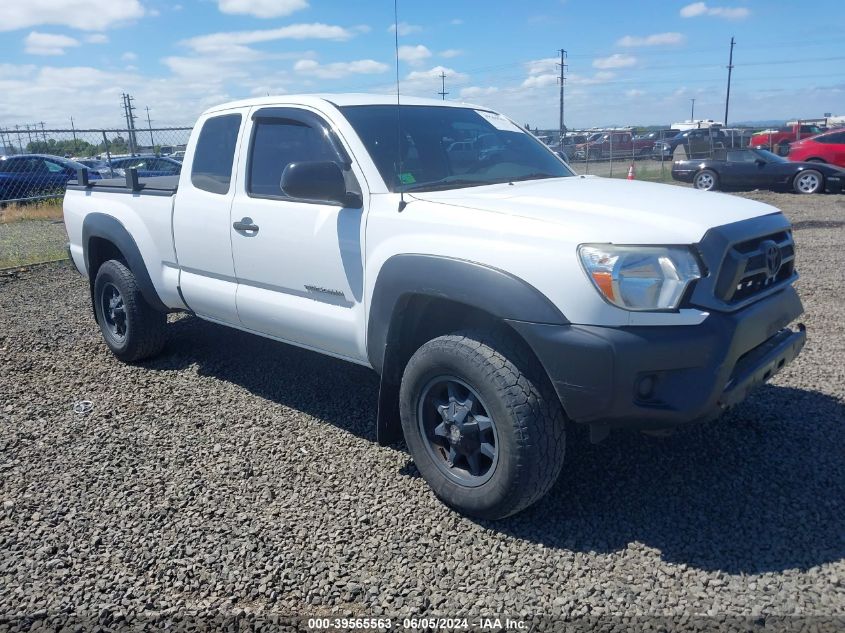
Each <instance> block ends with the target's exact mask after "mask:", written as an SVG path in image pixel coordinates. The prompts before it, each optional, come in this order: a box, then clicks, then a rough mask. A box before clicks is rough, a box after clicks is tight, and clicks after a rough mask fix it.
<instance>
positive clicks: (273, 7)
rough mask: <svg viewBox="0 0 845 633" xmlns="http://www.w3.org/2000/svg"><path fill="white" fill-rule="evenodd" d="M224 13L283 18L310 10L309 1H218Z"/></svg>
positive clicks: (218, 5)
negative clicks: (303, 10)
mask: <svg viewBox="0 0 845 633" xmlns="http://www.w3.org/2000/svg"><path fill="white" fill-rule="evenodd" d="M217 7H218V8H219V9H220V11H221V12H222V13H230V14H236V15H251V16H253V17H256V18H281V17H284V16H286V15H290V14H291V13H294V12H296V11H301V10H302V9H307V8H308V0H218V2H217Z"/></svg>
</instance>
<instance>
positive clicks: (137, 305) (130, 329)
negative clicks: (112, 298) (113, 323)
mask: <svg viewBox="0 0 845 633" xmlns="http://www.w3.org/2000/svg"><path fill="white" fill-rule="evenodd" d="M111 288H116V289H117V291H118V292H119V293H120V297H121V298H122V306H123V311H124V312H125V334H124V336H122V337H120V336H117V335H115V333H114V332H113V331H112V329H110V327H109V324H108V320H107V318H106V308H105V306H104V305H103V297H104V292H105V291H106V290H107V289H111ZM94 312H95V316H96V318H97V324H98V325H99V326H100V331H101V332H102V334H103V340H104V341H105V342H106V345H107V346H108V348H109V349H110V350H111V351H112V353H113V354H114V355H115V356H117V357H118V358H119V359H120V360H122V361H123V362H125V363H133V362H136V361H139V360H143V359H145V358H150V357H153V356H156V355H157V354H158V353H159V352H161V350H162V348H163V347H164V342H165V330H166V325H167V315H166V314H164V313H163V312H159V311H158V310H156V309H154V308H152V307H151V306H150V304H149V303H147V301H146V299H144V296H143V294H141V289H140V287H139V285H138V281H137V279H136V278H135V275H134V274H133V273H132V271H131V270H129V268H127V267H126V265H125V264H124V263H123V262H120V261H118V260H115V259H111V260H109V261H107V262H104V263H103V264H102V265H101V266H100V268H99V270H98V271H97V277H96V278H95V280H94Z"/></svg>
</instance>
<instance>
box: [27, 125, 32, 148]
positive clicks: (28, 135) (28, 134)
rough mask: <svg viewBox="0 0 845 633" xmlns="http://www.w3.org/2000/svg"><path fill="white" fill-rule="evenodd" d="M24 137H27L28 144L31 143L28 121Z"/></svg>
mask: <svg viewBox="0 0 845 633" xmlns="http://www.w3.org/2000/svg"><path fill="white" fill-rule="evenodd" d="M26 137H27V138H28V139H29V144H30V145H32V132H30V130H29V123H27V124H26Z"/></svg>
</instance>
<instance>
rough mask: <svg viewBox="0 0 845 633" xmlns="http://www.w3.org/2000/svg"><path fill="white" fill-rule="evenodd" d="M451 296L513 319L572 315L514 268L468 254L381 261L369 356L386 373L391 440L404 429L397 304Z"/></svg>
mask: <svg viewBox="0 0 845 633" xmlns="http://www.w3.org/2000/svg"><path fill="white" fill-rule="evenodd" d="M420 295H423V296H428V297H433V298H440V299H448V300H451V301H455V302H457V303H462V304H466V305H468V306H471V307H473V308H477V309H479V310H483V311H484V312H487V313H488V314H490V315H492V316H494V317H496V318H499V319H502V320H505V319H507V320H512V321H528V322H532V323H545V324H554V325H566V324H568V323H569V321H568V320H567V319H566V317H565V316H564V315H563V313H562V312H561V311H560V310H559V309H558V308H557V306H555V305H554V304H553V303H552V302H551V300H549V298H548V297H546V296H545V295H544V294H543V293H542V292H540V291H539V290H537V288H535V287H534V286H532V285H531V284H529V283H528V282H526V281H524V280H523V279H520V278H519V277H516V276H514V275H512V274H510V273H508V272H505V271H503V270H500V269H498V268H494V267H492V266H486V265H484V264H479V263H477V262H472V261H468V260H463V259H457V258H451V257H442V256H437V255H422V254H404V255H394V256H393V257H390V258H389V259H388V260H387V261H386V262H385V263H384V264H383V265H382V267H381V270H380V271H379V274H378V277H377V279H376V283H375V288H374V290H373V294H372V299H371V301H370V309H369V318H368V321H367V356H368V359H369V361H370V365H371V366H372V367H373V369H375V370H376V372H378V373H379V374H380V376H381V382H380V386H379V405H378V419H377V423H376V437H377V439H378V441H379V443H380V444H389V443H391V442H393V441H395V440H396V439H398V437H399V436H400V434H401V431H400V427H399V424H398V413H399V384H398V382H399V378H398V377H397V371H398V370H399V368H398V367H391V366H390V363H389V361H390V359H391V358H392V356H391V349H392V348H393V347H394V346H396V345H397V344H398V341H396V340H395V339H396V336H397V334H396V332H391V326H392V324H393V323H394V316H395V314H396V311H397V310H402V309H403V306H404V304H405V303H406V301H407V299H409V298H410V297H413V296H420Z"/></svg>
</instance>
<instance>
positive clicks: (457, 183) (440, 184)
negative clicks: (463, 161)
mask: <svg viewBox="0 0 845 633" xmlns="http://www.w3.org/2000/svg"><path fill="white" fill-rule="evenodd" d="M495 184H497V183H496V182H491V181H489V180H470V179H467V178H458V179H455V180H435V181H434V182H421V183H418V184H416V185H410V186H408V187H405V188H404V189H402V192H403V193H408V192H409V191H439V190H443V189H457V188H458V187H479V186H481V185H495Z"/></svg>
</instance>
